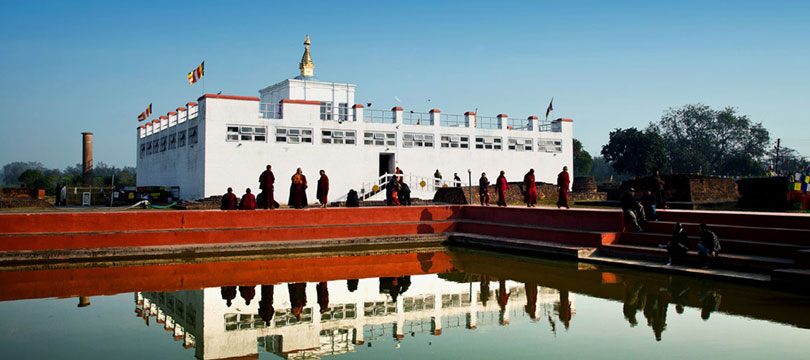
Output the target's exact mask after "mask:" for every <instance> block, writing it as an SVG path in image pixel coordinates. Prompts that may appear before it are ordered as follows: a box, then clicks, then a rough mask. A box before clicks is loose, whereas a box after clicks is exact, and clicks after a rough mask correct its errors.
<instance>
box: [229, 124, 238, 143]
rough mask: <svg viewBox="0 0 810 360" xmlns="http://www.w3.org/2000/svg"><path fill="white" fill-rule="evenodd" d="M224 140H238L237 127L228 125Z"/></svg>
mask: <svg viewBox="0 0 810 360" xmlns="http://www.w3.org/2000/svg"><path fill="white" fill-rule="evenodd" d="M226 141H239V127H238V126H228V132H227V136H226Z"/></svg>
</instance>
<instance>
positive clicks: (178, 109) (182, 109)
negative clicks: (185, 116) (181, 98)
mask: <svg viewBox="0 0 810 360" xmlns="http://www.w3.org/2000/svg"><path fill="white" fill-rule="evenodd" d="M177 111H186V108H184V107H179V108H177Z"/></svg>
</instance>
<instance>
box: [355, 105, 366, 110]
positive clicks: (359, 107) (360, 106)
mask: <svg viewBox="0 0 810 360" xmlns="http://www.w3.org/2000/svg"><path fill="white" fill-rule="evenodd" d="M364 107H365V106H363V105H360V104H354V105H352V109H362V108H364Z"/></svg>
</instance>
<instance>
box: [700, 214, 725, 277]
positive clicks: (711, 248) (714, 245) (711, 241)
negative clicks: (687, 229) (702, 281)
mask: <svg viewBox="0 0 810 360" xmlns="http://www.w3.org/2000/svg"><path fill="white" fill-rule="evenodd" d="M697 247H698V255H699V256H700V259H701V267H702V268H703V269H708V268H709V261H710V260H711V259H714V258H716V257H717V253H718V252H720V240H719V239H718V238H717V235H716V234H715V233H714V232H713V231H711V230H709V226H708V225H706V224H700V242H698V244H697Z"/></svg>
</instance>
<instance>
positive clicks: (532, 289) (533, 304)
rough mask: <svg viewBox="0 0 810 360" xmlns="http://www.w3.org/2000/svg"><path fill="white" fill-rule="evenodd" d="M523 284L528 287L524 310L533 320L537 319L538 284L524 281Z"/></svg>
mask: <svg viewBox="0 0 810 360" xmlns="http://www.w3.org/2000/svg"><path fill="white" fill-rule="evenodd" d="M523 286H524V288H526V306H525V307H524V310H526V314H528V315H529V317H530V318H532V320H537V314H536V313H537V284H536V283H524V284H523Z"/></svg>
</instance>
